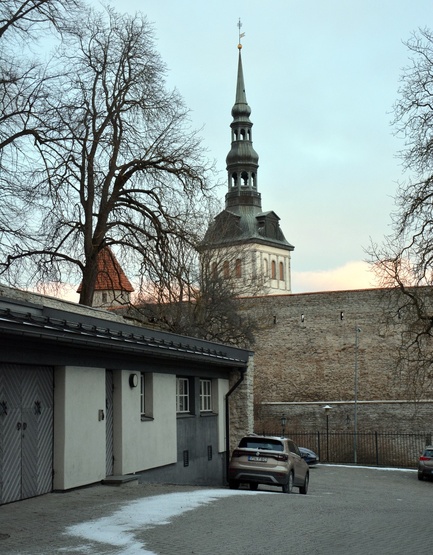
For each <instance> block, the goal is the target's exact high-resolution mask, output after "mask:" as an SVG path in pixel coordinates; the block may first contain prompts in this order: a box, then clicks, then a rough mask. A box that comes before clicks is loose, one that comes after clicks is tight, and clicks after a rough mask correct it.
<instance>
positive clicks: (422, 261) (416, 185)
mask: <svg viewBox="0 0 433 555" xmlns="http://www.w3.org/2000/svg"><path fill="white" fill-rule="evenodd" d="M406 46H407V48H408V49H409V52H410V54H411V58H410V65H409V66H408V67H406V68H405V70H404V73H403V75H402V77H401V86H400V89H399V98H398V100H397V101H396V103H395V105H394V120H393V122H392V123H393V125H394V127H395V130H396V134H397V135H398V136H401V137H402V138H403V139H404V141H405V146H404V149H403V150H402V151H401V152H400V153H399V156H400V158H401V160H402V162H403V167H404V169H405V170H406V171H408V172H410V175H411V177H409V178H408V180H407V181H406V182H404V183H402V184H400V185H399V188H398V190H397V194H396V199H395V200H396V211H395V213H394V214H393V232H392V233H391V234H390V235H389V236H388V237H386V238H385V240H384V242H383V243H382V244H379V245H378V244H373V245H372V246H371V248H370V258H371V262H372V264H373V266H374V269H375V271H376V275H377V277H378V278H379V280H380V283H381V285H382V286H383V287H387V288H390V291H391V293H390V295H391V296H390V298H391V299H392V310H391V313H393V314H394V316H396V315H398V318H401V317H402V316H403V315H404V319H405V326H404V327H403V328H402V334H401V337H402V342H401V348H400V350H399V351H398V353H397V358H398V363H397V368H398V369H399V371H400V372H402V373H403V374H404V375H405V379H406V380H407V383H408V384H412V385H411V387H412V390H413V391H414V392H416V396H418V397H419V396H420V395H421V393H422V391H425V390H426V389H427V388H431V387H432V385H433V349H432V346H433V342H432V340H433V304H432V291H433V290H432V286H433V267H432V262H433V202H432V201H433V139H432V137H433V135H432V130H433V34H432V32H431V31H430V30H428V29H422V30H418V31H417V32H415V33H414V34H413V35H412V37H411V38H410V40H409V41H407V43H406Z"/></svg>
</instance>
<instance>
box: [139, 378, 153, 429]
mask: <svg viewBox="0 0 433 555" xmlns="http://www.w3.org/2000/svg"><path fill="white" fill-rule="evenodd" d="M140 414H141V418H142V419H143V420H147V419H148V418H153V374H152V373H148V372H141V374H140Z"/></svg>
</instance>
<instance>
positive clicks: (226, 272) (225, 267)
mask: <svg viewBox="0 0 433 555" xmlns="http://www.w3.org/2000/svg"><path fill="white" fill-rule="evenodd" d="M223 275H224V277H225V279H228V278H229V277H230V266H229V263H228V260H224V263H223Z"/></svg>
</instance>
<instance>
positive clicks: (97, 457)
mask: <svg viewBox="0 0 433 555" xmlns="http://www.w3.org/2000/svg"><path fill="white" fill-rule="evenodd" d="M54 379H55V389H54V483H53V487H54V489H58V490H65V489H70V488H74V487H78V486H82V485H84V484H90V483H93V482H97V481H100V480H102V479H104V478H105V466H106V464H105V444H106V438H105V420H104V419H101V418H102V413H100V412H99V411H103V414H104V416H105V369H104V368H79V367H74V366H68V367H60V368H56V370H55V378H54Z"/></svg>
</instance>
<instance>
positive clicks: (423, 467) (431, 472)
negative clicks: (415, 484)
mask: <svg viewBox="0 0 433 555" xmlns="http://www.w3.org/2000/svg"><path fill="white" fill-rule="evenodd" d="M424 478H433V445H427V447H424V449H423V451H421V454H420V457H419V460H418V480H424Z"/></svg>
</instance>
